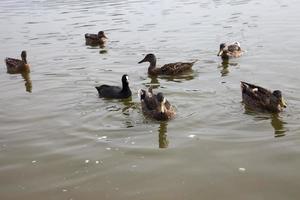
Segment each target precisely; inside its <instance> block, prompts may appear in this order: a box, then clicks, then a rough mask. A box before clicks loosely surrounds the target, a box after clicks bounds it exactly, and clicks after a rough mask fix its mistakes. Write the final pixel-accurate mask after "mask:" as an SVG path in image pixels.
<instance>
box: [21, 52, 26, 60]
mask: <svg viewBox="0 0 300 200" xmlns="http://www.w3.org/2000/svg"><path fill="white" fill-rule="evenodd" d="M21 58H22V60H23V62H25V63H27V59H26V58H27V53H26V51H22V53H21Z"/></svg>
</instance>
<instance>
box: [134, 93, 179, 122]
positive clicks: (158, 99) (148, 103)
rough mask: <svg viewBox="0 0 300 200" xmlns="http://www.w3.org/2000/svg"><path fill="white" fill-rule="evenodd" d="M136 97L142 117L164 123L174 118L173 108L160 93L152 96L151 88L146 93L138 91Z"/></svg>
mask: <svg viewBox="0 0 300 200" xmlns="http://www.w3.org/2000/svg"><path fill="white" fill-rule="evenodd" d="M138 95H139V99H140V101H141V105H142V111H143V113H144V115H146V116H148V117H150V118H152V119H155V120H158V121H166V120H169V119H172V118H174V117H175V115H176V113H175V108H174V107H173V106H172V105H171V104H170V103H169V101H168V100H167V99H166V98H165V96H164V95H163V93H162V92H159V93H157V94H154V93H153V92H152V88H149V90H148V91H146V90H143V89H140V90H139V91H138Z"/></svg>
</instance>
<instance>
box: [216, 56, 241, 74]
mask: <svg viewBox="0 0 300 200" xmlns="http://www.w3.org/2000/svg"><path fill="white" fill-rule="evenodd" d="M237 65H238V63H233V62H229V59H223V60H222V63H221V64H219V66H218V68H220V73H221V77H223V76H227V75H228V74H229V72H230V71H229V66H237Z"/></svg>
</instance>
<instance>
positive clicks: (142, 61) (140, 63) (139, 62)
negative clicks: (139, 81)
mask: <svg viewBox="0 0 300 200" xmlns="http://www.w3.org/2000/svg"><path fill="white" fill-rule="evenodd" d="M143 62H146V60H145V58H144V59H143V60H141V61H140V62H138V64H141V63H143Z"/></svg>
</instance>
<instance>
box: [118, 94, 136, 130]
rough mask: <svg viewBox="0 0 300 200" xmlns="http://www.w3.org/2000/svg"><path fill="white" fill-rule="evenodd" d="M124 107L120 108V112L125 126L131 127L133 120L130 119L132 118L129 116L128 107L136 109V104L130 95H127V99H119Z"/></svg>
mask: <svg viewBox="0 0 300 200" xmlns="http://www.w3.org/2000/svg"><path fill="white" fill-rule="evenodd" d="M121 101H122V103H123V105H124V107H123V108H122V114H123V115H125V116H126V117H125V118H126V119H125V122H124V124H125V126H126V128H132V127H134V122H133V121H132V118H131V117H130V109H136V108H137V105H136V104H135V103H134V102H132V97H129V98H127V99H123V100H121Z"/></svg>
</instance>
